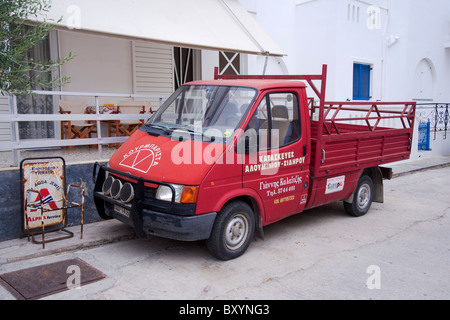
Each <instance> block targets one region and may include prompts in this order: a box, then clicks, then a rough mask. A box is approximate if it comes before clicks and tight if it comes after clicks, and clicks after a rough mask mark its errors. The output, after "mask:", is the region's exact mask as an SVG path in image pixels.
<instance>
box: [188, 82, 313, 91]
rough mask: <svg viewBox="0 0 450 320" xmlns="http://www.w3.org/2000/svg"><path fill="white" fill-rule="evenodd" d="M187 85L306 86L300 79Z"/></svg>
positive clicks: (192, 83)
mask: <svg viewBox="0 0 450 320" xmlns="http://www.w3.org/2000/svg"><path fill="white" fill-rule="evenodd" d="M186 84H187V85H222V86H240V87H252V88H256V89H258V90H264V89H269V88H292V87H296V88H305V87H306V85H305V83H304V82H303V81H298V80H199V81H192V82H188V83H186Z"/></svg>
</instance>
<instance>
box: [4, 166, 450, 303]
mask: <svg viewBox="0 0 450 320" xmlns="http://www.w3.org/2000/svg"><path fill="white" fill-rule="evenodd" d="M449 176H450V167H446V168H441V169H435V170H428V171H425V172H418V173H415V174H410V175H405V176H401V177H398V178H395V179H393V180H391V181H386V182H385V203H384V204H373V207H372V209H371V211H370V212H369V214H368V215H366V216H365V217H362V218H353V217H349V216H347V215H346V214H345V213H344V211H343V208H342V204H341V203H333V204H331V205H327V206H324V207H321V208H317V209H313V210H310V211H307V212H305V213H302V214H300V215H297V216H294V217H291V218H288V219H286V220H284V221H281V222H279V223H277V224H274V225H272V226H269V227H266V228H265V241H261V240H255V241H254V242H253V243H252V245H251V246H250V248H249V250H248V251H247V253H246V254H245V255H243V256H242V257H240V258H238V259H236V260H233V261H228V262H220V261H217V260H215V259H214V258H212V257H211V256H210V254H209V253H208V251H207V250H206V248H205V246H204V243H202V242H199V243H184V242H176V241H171V240H165V239H158V238H153V239H150V240H147V241H143V240H136V239H135V240H127V241H120V242H117V243H113V244H108V245H103V246H100V247H96V248H92V249H88V250H82V251H75V252H71V253H67V254H59V255H54V256H47V257H41V258H36V259H32V260H28V261H26V262H24V261H20V262H14V263H8V264H7V265H4V266H3V270H2V271H11V270H14V269H19V268H23V266H24V263H26V264H27V265H39V264H43V263H49V262H54V261H60V260H64V259H68V258H74V257H78V258H80V259H82V260H84V261H86V262H87V263H89V264H90V265H92V266H94V267H96V268H98V269H99V270H101V271H102V272H103V273H105V274H106V275H107V277H106V278H105V279H104V280H102V281H99V282H96V283H92V284H89V285H85V286H82V287H81V288H80V289H78V290H76V289H74V290H69V291H65V292H62V293H59V294H55V295H52V296H49V297H47V298H44V299H183V300H184V299H200V300H202V299H283V300H284V299H450V281H448V280H449V274H450V232H449V230H450V216H449V207H450V201H449V198H448V197H449V187H448V184H449V181H448V177H449ZM0 298H3V299H12V297H11V296H9V294H8V293H6V292H5V291H4V289H3V288H1V287H0Z"/></svg>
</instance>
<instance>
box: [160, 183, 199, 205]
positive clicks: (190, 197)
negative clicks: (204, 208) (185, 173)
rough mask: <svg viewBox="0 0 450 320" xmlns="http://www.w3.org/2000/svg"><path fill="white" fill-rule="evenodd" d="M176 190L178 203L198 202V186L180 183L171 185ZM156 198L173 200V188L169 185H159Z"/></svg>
mask: <svg viewBox="0 0 450 320" xmlns="http://www.w3.org/2000/svg"><path fill="white" fill-rule="evenodd" d="M171 186H172V187H173V189H174V190H175V202H176V203H196V202H197V195H198V187H190V186H182V185H179V184H172V185H171ZM156 199H158V200H162V201H172V190H171V189H170V188H169V187H168V186H159V187H158V190H157V191H156Z"/></svg>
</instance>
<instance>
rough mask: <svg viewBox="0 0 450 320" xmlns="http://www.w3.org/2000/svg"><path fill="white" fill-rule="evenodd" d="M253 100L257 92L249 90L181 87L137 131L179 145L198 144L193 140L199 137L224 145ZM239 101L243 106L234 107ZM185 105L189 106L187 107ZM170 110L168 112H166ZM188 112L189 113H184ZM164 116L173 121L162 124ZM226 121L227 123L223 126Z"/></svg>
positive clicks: (196, 86) (244, 87)
mask: <svg viewBox="0 0 450 320" xmlns="http://www.w3.org/2000/svg"><path fill="white" fill-rule="evenodd" d="M195 93H200V95H198V96H196V95H195ZM257 96H258V89H257V88H254V87H250V86H240V85H228V84H227V85H222V84H185V85H183V86H181V87H180V88H178V89H177V90H176V91H175V92H174V93H173V94H172V95H171V96H170V97H169V98H168V99H167V100H166V101H165V102H164V103H163V104H162V105H161V107H160V108H159V109H158V110H157V111H156V113H154V114H153V116H152V117H151V118H150V119H149V120H148V121H147V122H146V123H145V125H144V126H143V127H142V128H141V129H142V130H143V131H146V132H147V133H149V134H151V131H154V130H155V129H156V130H157V131H160V132H162V133H163V134H164V135H167V136H171V137H173V136H176V137H177V138H176V140H180V141H182V140H186V139H192V140H194V139H195V140H198V138H196V136H202V140H203V142H215V143H226V144H228V142H229V141H230V138H232V137H233V136H234V134H235V132H236V131H237V130H238V129H239V128H240V126H241V125H242V123H243V121H244V120H245V119H246V117H247V116H248V113H249V111H250V110H251V107H252V105H253V104H254V102H255V100H256V98H257ZM195 99H198V100H195ZM239 100H241V101H244V103H242V104H239V107H238V106H237V102H238V101H239ZM195 101H197V102H195ZM188 103H191V106H187V105H188ZM199 103H200V105H199ZM199 106H200V107H199ZM170 108H172V110H171V111H168V110H169V109H170ZM189 108H191V109H190V110H188V111H191V112H186V109H189ZM227 108H228V109H227ZM230 110H232V111H230ZM192 111H193V112H192ZM164 115H166V116H167V117H169V116H170V117H175V118H174V119H171V122H166V121H167V120H166V119H164ZM183 116H184V117H185V118H183ZM190 117H193V118H192V119H189V118H190ZM226 119H231V120H230V121H229V122H227V121H226ZM165 120H166V121H165ZM220 121H224V123H221V122H220ZM174 133H176V134H175V135H174ZM180 134H181V136H182V139H181V138H180Z"/></svg>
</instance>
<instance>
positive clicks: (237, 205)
mask: <svg viewBox="0 0 450 320" xmlns="http://www.w3.org/2000/svg"><path fill="white" fill-rule="evenodd" d="M254 232H255V217H254V214H253V211H252V209H251V208H250V207H249V206H248V205H247V204H246V203H245V202H242V201H234V202H231V203H228V204H226V205H225V206H224V207H223V209H222V210H221V211H220V212H219V214H218V215H217V218H216V221H215V222H214V226H213V229H212V232H211V236H210V238H209V239H208V240H207V241H206V245H207V247H208V249H209V251H210V252H211V253H212V255H213V256H215V257H216V258H218V259H220V260H231V259H235V258H237V257H239V256H241V255H242V254H243V253H244V252H245V251H246V250H247V248H248V247H249V245H250V242H251V241H252V239H253V235H254Z"/></svg>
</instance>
